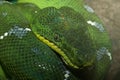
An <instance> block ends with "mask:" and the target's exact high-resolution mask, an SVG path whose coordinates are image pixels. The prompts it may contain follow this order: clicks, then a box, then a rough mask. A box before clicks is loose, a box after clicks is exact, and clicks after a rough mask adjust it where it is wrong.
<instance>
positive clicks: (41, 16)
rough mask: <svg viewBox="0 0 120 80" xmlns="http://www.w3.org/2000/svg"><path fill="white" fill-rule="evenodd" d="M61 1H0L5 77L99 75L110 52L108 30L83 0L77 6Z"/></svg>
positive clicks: (62, 79)
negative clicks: (83, 3) (45, 3)
mask: <svg viewBox="0 0 120 80" xmlns="http://www.w3.org/2000/svg"><path fill="white" fill-rule="evenodd" d="M21 1H22V0H21ZM31 1H32V0H31ZM41 1H42V0H41ZM43 1H45V0H43ZM56 1H59V3H60V1H61V0H56ZM64 1H65V4H64V5H62V6H56V5H53V2H54V0H53V1H49V2H50V3H51V4H52V5H53V6H50V5H48V6H45V5H43V6H42V5H40V6H41V7H40V6H39V7H38V6H37V5H34V4H32V3H16V4H12V3H10V2H5V1H3V2H2V3H0V64H1V66H2V69H3V71H4V73H5V76H6V77H5V78H8V79H10V80H103V78H104V76H105V73H106V72H107V70H108V68H109V66H110V63H111V58H112V57H111V53H110V52H111V43H110V40H109V37H108V34H107V32H106V30H105V29H104V27H103V26H102V23H101V21H100V20H99V18H98V17H97V16H96V15H95V14H94V13H93V12H91V11H89V10H88V9H89V8H86V7H87V6H84V5H82V2H81V3H80V4H81V6H79V5H76V6H77V7H78V8H76V6H75V5H73V4H75V3H76V2H77V0H76V2H75V1H73V2H74V3H73V4H72V3H71V4H70V3H69V1H70V0H68V1H67V0H64ZM64 1H63V2H64ZM71 1H72V0H71ZM67 2H68V3H69V4H67ZM41 3H42V2H41ZM50 3H49V4H50ZM57 4H58V3H57ZM61 4H62V3H61ZM86 9H87V10H86ZM89 16H90V17H89ZM34 32H36V33H37V34H38V35H41V36H43V37H44V38H45V39H46V40H48V41H50V42H51V43H54V44H55V45H56V46H57V47H59V48H60V49H61V50H62V51H63V52H64V54H65V55H66V56H67V57H68V59H69V60H70V61H71V63H73V64H74V65H77V66H78V67H79V68H78V69H75V68H73V67H71V66H70V65H69V64H68V63H67V62H66V61H65V60H64V58H65V57H66V56H61V55H60V54H58V52H56V51H54V50H53V49H51V47H49V46H48V45H46V44H45V43H43V42H42V41H41V40H39V39H38V37H36V35H35V34H34ZM3 78H4V77H3ZM5 78H4V79H3V80H5Z"/></svg>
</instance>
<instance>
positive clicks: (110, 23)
mask: <svg viewBox="0 0 120 80" xmlns="http://www.w3.org/2000/svg"><path fill="white" fill-rule="evenodd" d="M84 1H85V3H86V4H87V5H89V6H90V7H92V8H93V9H94V11H95V13H96V14H97V15H98V16H99V17H100V19H101V20H102V21H103V23H104V25H105V28H106V29H107V31H108V32H109V35H110V38H111V41H112V44H113V53H112V54H113V63H112V66H111V68H110V70H109V73H108V76H107V79H106V80H120V0H84Z"/></svg>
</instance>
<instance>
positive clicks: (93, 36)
mask: <svg viewBox="0 0 120 80" xmlns="http://www.w3.org/2000/svg"><path fill="white" fill-rule="evenodd" d="M31 26H32V29H33V31H34V32H35V34H36V35H37V37H38V38H39V39H40V37H41V39H40V40H42V41H43V42H44V43H45V44H47V45H48V46H49V47H50V48H51V49H53V50H54V51H55V52H56V54H58V55H60V56H61V58H62V60H63V62H65V64H67V66H70V67H72V68H77V69H78V68H83V67H87V66H91V65H93V64H94V63H95V62H96V59H97V50H99V48H100V47H102V46H105V47H108V46H109V38H108V36H107V34H106V32H105V31H103V32H102V31H100V30H99V29H97V28H95V27H93V26H91V25H89V24H88V21H87V20H86V19H85V17H84V16H82V15H81V13H79V12H77V11H75V10H74V9H72V8H70V7H66V6H63V7H61V8H59V9H57V8H55V7H47V8H43V9H42V10H41V11H40V14H39V15H38V16H37V17H36V18H35V20H33V23H32V25H31ZM95 26H96V25H95ZM97 26H99V25H97ZM98 37H100V40H98V39H97V38H98ZM43 38H44V39H43ZM102 39H103V40H102Z"/></svg>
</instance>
